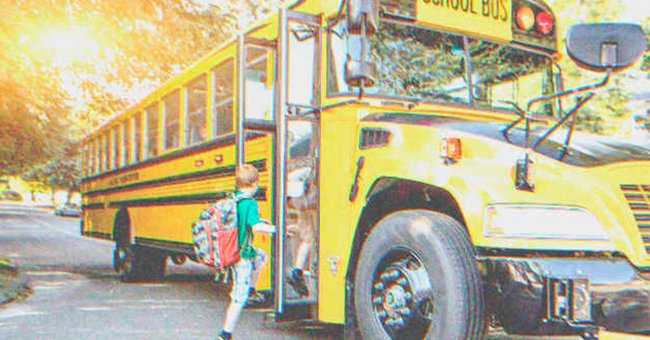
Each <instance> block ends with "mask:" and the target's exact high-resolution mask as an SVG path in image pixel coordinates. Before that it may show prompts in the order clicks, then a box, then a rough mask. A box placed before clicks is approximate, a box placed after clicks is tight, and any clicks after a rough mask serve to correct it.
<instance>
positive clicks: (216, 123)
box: [212, 60, 235, 138]
mask: <svg viewBox="0 0 650 340" xmlns="http://www.w3.org/2000/svg"><path fill="white" fill-rule="evenodd" d="M234 71H235V69H234V63H233V61H232V60H229V61H227V62H226V63H224V64H221V65H220V66H217V68H215V69H214V70H213V71H212V81H213V83H212V89H213V90H212V91H213V92H212V107H213V109H212V138H215V137H219V136H222V135H225V134H228V133H231V132H232V131H233V122H234V114H233V101H234V98H233V93H234V88H233V86H234V85H233V81H234Z"/></svg>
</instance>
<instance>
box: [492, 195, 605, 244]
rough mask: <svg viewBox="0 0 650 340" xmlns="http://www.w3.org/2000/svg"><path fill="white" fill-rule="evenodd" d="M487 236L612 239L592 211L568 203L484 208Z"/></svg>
mask: <svg viewBox="0 0 650 340" xmlns="http://www.w3.org/2000/svg"><path fill="white" fill-rule="evenodd" d="M483 234H484V235H485V236H486V237H512V238H545V239H562V240H609V236H607V232H606V231H605V228H604V227H603V225H602V224H600V222H599V221H598V219H597V218H596V216H594V215H593V214H592V213H590V212H589V211H587V210H585V209H583V208H578V207H569V206H553V205H517V204H497V205H490V206H488V207H487V208H486V209H485V223H484V225H483Z"/></svg>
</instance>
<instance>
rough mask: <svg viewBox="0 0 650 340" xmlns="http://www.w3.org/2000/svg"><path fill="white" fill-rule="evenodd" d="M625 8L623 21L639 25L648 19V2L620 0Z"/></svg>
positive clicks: (649, 5)
mask: <svg viewBox="0 0 650 340" xmlns="http://www.w3.org/2000/svg"><path fill="white" fill-rule="evenodd" d="M622 2H623V3H624V4H625V6H626V7H627V12H626V13H625V14H624V18H623V20H625V21H631V22H637V23H641V22H643V21H644V20H645V19H646V18H648V17H650V0H622Z"/></svg>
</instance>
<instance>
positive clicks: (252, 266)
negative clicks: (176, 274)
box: [217, 164, 275, 340]
mask: <svg viewBox="0 0 650 340" xmlns="http://www.w3.org/2000/svg"><path fill="white" fill-rule="evenodd" d="M236 181H237V192H236V193H235V199H237V221H238V224H239V226H238V227H239V231H238V234H239V236H238V237H239V249H240V256H241V260H240V261H239V262H237V264H235V265H233V268H232V272H233V285H232V291H231V292H230V298H231V301H230V306H228V311H227V312H226V319H225V320H224V322H223V328H222V330H221V332H220V333H219V336H218V337H217V339H220V340H230V339H232V332H233V331H234V329H235V325H236V324H237V321H238V320H239V317H240V316H241V313H242V310H243V309H244V306H245V305H246V302H247V301H248V300H249V298H250V299H255V300H259V299H260V295H261V294H260V293H258V292H256V291H255V286H256V285H257V279H258V278H259V274H260V272H261V269H262V267H264V265H265V263H266V260H267V257H266V254H265V253H264V252H263V251H262V250H261V249H257V248H254V247H253V233H252V231H253V230H254V231H257V232H264V233H269V234H271V233H274V232H275V226H273V225H270V224H268V223H267V222H265V221H262V220H261V219H260V212H259V206H258V204H257V202H256V201H255V200H254V199H253V196H254V195H255V193H256V192H257V188H258V185H259V173H258V171H257V169H256V168H255V167H254V166H252V165H250V164H242V165H240V166H239V167H238V169H237V177H236Z"/></svg>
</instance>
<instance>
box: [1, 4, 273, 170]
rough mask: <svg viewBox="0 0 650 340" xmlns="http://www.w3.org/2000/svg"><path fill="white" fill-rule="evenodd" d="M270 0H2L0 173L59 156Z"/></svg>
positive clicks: (268, 7)
mask: <svg viewBox="0 0 650 340" xmlns="http://www.w3.org/2000/svg"><path fill="white" fill-rule="evenodd" d="M280 3H281V1H280V0H268V1H264V0H246V1H239V0H225V1H224V0H181V1H178V0H143V1H127V0H116V1H92V0H67V1H61V0H42V1H39V3H38V6H34V2H33V1H31V0H12V1H11V5H9V6H5V8H4V9H3V11H0V49H1V50H2V51H3V52H2V53H0V84H3V85H1V88H0V90H2V92H1V93H0V175H3V174H14V173H18V172H20V171H21V170H22V169H26V168H29V167H30V166H33V165H34V164H39V163H47V160H51V159H55V158H57V157H61V152H62V150H61V147H59V146H58V144H59V143H58V142H59V141H60V140H61V139H79V138H80V137H82V136H84V135H85V134H86V133H88V131H90V130H92V129H93V128H95V127H96V126H98V125H99V124H101V123H103V122H104V121H106V120H107V119H108V118H109V117H112V116H114V115H115V114H117V113H119V112H120V111H122V110H124V109H125V108H126V107H128V106H130V105H132V104H133V103H135V102H136V101H138V100H140V99H142V98H143V97H144V96H145V95H147V94H148V93H149V92H151V91H152V90H153V89H155V88H156V87H158V86H159V85H160V84H161V83H162V82H164V81H166V80H168V79H170V78H171V77H173V76H174V75H176V74H178V73H179V72H180V71H181V70H182V69H184V68H186V67H187V66H189V64H190V63H192V62H194V61H195V60H197V59H198V58H199V57H200V56H202V55H204V54H205V53H206V52H207V51H209V50H210V49H212V48H215V47H217V46H218V45H219V44H221V43H223V42H225V41H226V40H228V39H229V38H231V37H232V35H233V33H234V32H236V31H237V30H238V29H239V28H240V27H243V25H245V24H247V23H248V22H250V21H252V20H257V19H259V18H261V17H262V16H264V15H266V14H268V13H269V11H270V10H271V9H273V8H275V7H277V6H278V5H279V4H280ZM54 132H56V133H54Z"/></svg>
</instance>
